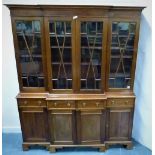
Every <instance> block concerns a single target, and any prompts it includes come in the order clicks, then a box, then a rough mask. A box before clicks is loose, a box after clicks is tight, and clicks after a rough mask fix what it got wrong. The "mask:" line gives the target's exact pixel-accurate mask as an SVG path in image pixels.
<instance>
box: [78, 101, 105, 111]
mask: <svg viewBox="0 0 155 155" xmlns="http://www.w3.org/2000/svg"><path fill="white" fill-rule="evenodd" d="M105 106H106V101H101V100H91V101H87V100H83V101H78V109H104V107H105Z"/></svg>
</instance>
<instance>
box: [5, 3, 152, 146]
mask: <svg viewBox="0 0 155 155" xmlns="http://www.w3.org/2000/svg"><path fill="white" fill-rule="evenodd" d="M3 3H4V4H60V5H61V4H65V5H67V4H73V5H74V4H75V5H76V4H77V5H78V4H79V5H86V4H87V5H128V6H132V5H133V6H136V5H137V6H139V5H141V6H147V8H146V9H145V10H144V11H143V12H142V18H141V28H140V40H139V47H138V58H137V68H136V77H135V84H134V91H135V94H136V96H137V99H136V106H135V114H134V123H133V138H135V139H136V140H137V141H139V142H140V143H141V144H143V145H145V146H147V147H148V148H150V149H151V147H152V143H151V142H152V130H151V129H152V121H151V115H152V113H151V112H152V110H151V109H152V101H151V98H152V94H151V93H152V92H151V85H152V81H151V80H152V79H151V67H152V66H151V64H152V62H151V60H152V59H151V56H152V49H151V47H152V46H151V45H152V42H151V40H152V39H151V33H152V25H151V20H152V13H151V11H152V8H151V7H152V5H151V0H143V1H140V2H139V0H130V2H129V1H128V0H126V1H125V0H124V1H123V0H118V1H117V2H116V1H115V0H109V1H108V2H107V1H105V0H92V1H90V0H85V1H82V0H81V1H78V0H75V1H71V0H70V1H69V0H68V1H64V0H57V1H50V0H40V1H39V0H38V1H37V0H27V1H26V3H25V1H24V0H5V1H4V2H3ZM2 13H3V19H2V26H3V30H2V35H3V39H2V41H3V42H2V45H3V48H2V49H3V55H2V56H3V68H2V69H3V71H2V73H3V75H2V78H3V85H2V86H3V94H2V96H3V100H2V102H3V106H2V109H3V114H2V115H3V120H2V121H3V123H2V126H3V132H20V131H21V130H20V123H19V115H18V110H17V102H16V99H15V96H16V95H17V93H18V92H19V86H18V81H17V70H16V63H15V56H14V46H13V36H12V30H11V20H10V13H9V10H8V9H7V8H6V7H5V6H3V8H2Z"/></svg>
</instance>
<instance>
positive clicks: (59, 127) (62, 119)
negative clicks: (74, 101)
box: [49, 110, 75, 144]
mask: <svg viewBox="0 0 155 155" xmlns="http://www.w3.org/2000/svg"><path fill="white" fill-rule="evenodd" d="M49 117H50V118H49V125H50V134H51V143H52V144H73V143H74V135H75V131H74V130H75V126H74V125H75V120H74V112H72V111H66V110H65V111H63V110H52V111H49Z"/></svg>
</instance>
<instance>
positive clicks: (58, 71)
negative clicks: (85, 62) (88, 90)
mask: <svg viewBox="0 0 155 155" xmlns="http://www.w3.org/2000/svg"><path fill="white" fill-rule="evenodd" d="M74 24H75V22H74V20H73V18H71V17H65V18H62V17H49V18H48V17H45V27H46V28H45V31H46V33H45V34H46V49H47V52H48V53H47V59H48V62H47V63H48V73H49V77H48V78H49V79H48V82H49V90H51V91H52V92H54V91H58V92H60V91H65V92H66V91H69V92H70V91H72V89H73V88H74V78H75V76H74V72H75V69H73V67H74V63H75V55H74V54H75V49H74V48H75V45H74V43H75V39H74V31H75V25H74ZM73 60H74V61H73Z"/></svg>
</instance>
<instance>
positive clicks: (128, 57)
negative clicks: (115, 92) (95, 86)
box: [107, 19, 139, 89]
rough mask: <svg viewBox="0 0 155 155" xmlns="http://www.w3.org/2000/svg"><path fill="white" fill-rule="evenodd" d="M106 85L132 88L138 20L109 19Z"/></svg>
mask: <svg viewBox="0 0 155 155" xmlns="http://www.w3.org/2000/svg"><path fill="white" fill-rule="evenodd" d="M110 26H111V27H110V31H109V36H110V37H109V50H108V51H109V55H108V60H109V64H108V72H109V74H108V75H107V85H108V88H109V89H114V88H115V89H116V88H117V89H120V88H121V89H122V88H123V89H132V88H133V80H134V71H135V65H136V64H135V62H136V55H137V47H138V28H139V22H137V21H136V20H135V21H134V20H120V19H119V20H117V19H115V20H114V19H113V20H111V21H110Z"/></svg>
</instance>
